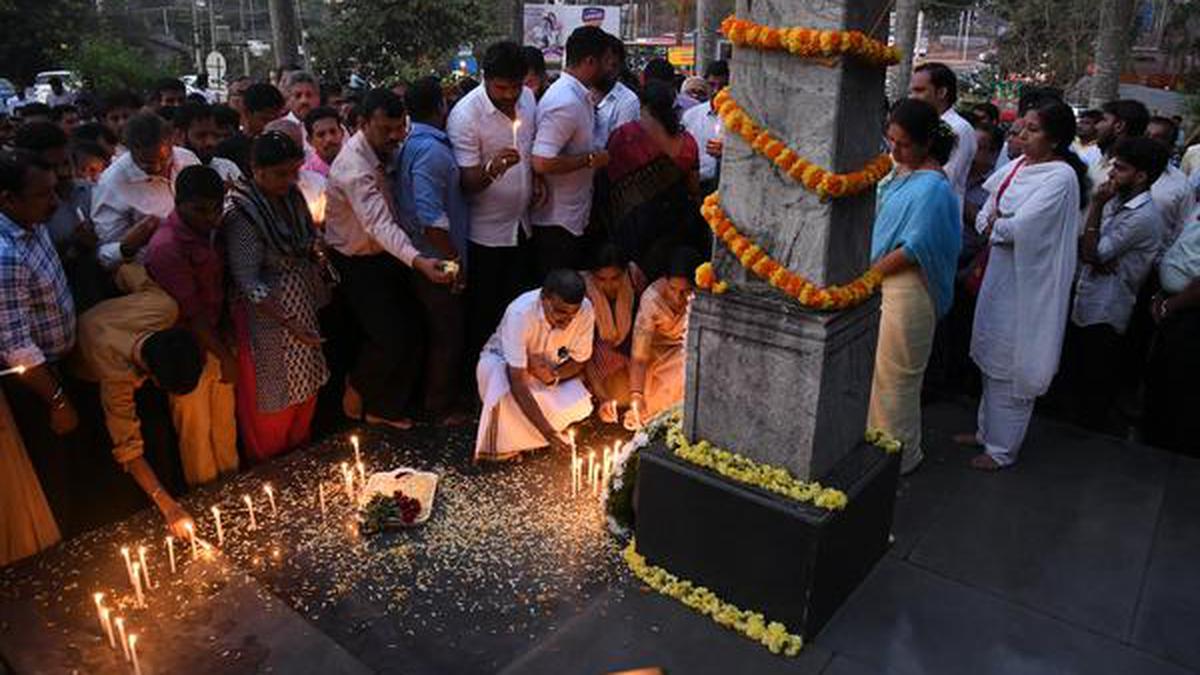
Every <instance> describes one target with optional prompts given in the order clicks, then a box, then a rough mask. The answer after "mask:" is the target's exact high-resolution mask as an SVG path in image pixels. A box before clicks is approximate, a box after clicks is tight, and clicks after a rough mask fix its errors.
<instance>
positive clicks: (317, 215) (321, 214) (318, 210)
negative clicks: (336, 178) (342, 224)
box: [308, 190, 325, 227]
mask: <svg viewBox="0 0 1200 675" xmlns="http://www.w3.org/2000/svg"><path fill="white" fill-rule="evenodd" d="M308 212H309V213H310V214H312V219H313V224H314V225H316V226H317V227H320V226H321V225H323V224H324V223H325V192H324V191H323V190H322V191H321V194H319V195H317V198H316V199H314V200H312V201H311V202H308Z"/></svg>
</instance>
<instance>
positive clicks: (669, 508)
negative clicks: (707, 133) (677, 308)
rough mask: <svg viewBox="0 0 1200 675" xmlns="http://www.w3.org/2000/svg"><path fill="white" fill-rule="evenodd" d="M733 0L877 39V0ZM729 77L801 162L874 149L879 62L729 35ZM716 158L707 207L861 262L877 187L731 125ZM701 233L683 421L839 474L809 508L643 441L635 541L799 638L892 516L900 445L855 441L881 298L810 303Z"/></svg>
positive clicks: (782, 240)
mask: <svg viewBox="0 0 1200 675" xmlns="http://www.w3.org/2000/svg"><path fill="white" fill-rule="evenodd" d="M736 13H737V16H738V17H739V18H741V19H747V20H750V21H753V22H756V23H759V24H764V25H768V26H774V27H781V28H782V27H793V26H799V27H807V28H815V29H824V30H859V31H862V32H863V33H865V34H866V35H868V36H869V37H871V38H874V39H876V40H880V41H886V39H887V26H888V23H887V15H886V5H885V3H884V1H883V0H805V1H803V2H801V1H799V0H738V2H737V8H736ZM731 75H732V85H731V86H732V89H731V94H732V97H733V99H734V100H735V101H737V102H738V104H739V105H740V106H741V107H742V108H743V109H744V110H745V111H746V113H747V114H748V115H749V116H750V117H751V118H752V119H754V120H755V121H756V122H757V123H758V124H759V125H761V126H762V127H764V128H765V129H767V130H769V131H770V132H771V134H773V135H774V136H775V137H776V138H778V139H780V140H782V141H783V142H784V143H785V144H786V145H787V147H789V148H791V149H792V150H793V151H794V152H796V153H797V154H799V155H801V156H802V157H804V158H806V159H808V160H809V161H810V162H812V163H813V164H815V165H817V166H820V167H823V168H825V169H827V170H830V171H834V172H836V173H850V172H855V171H859V170H861V169H863V168H864V167H865V166H866V165H867V164H868V163H869V162H870V161H871V160H872V159H874V158H875V157H877V156H878V155H879V154H880V152H881V150H882V140H883V119H884V92H883V86H884V71H883V69H882V68H879V67H873V66H868V65H864V64H862V63H860V62H858V61H856V60H854V59H852V58H835V59H826V60H812V59H801V58H799V57H797V56H795V55H793V54H790V53H788V52H786V51H762V50H755V49H749V48H738V47H736V46H735V47H734V51H733V60H732V63H731ZM722 161H723V164H722V167H721V185H720V197H721V205H722V207H723V208H724V210H725V212H726V213H727V214H728V216H729V218H730V219H731V220H732V222H733V223H734V225H735V226H736V227H737V228H738V230H739V232H741V233H742V234H744V235H745V236H747V237H749V238H750V239H752V240H753V241H754V242H755V243H757V244H758V245H760V246H761V247H762V249H763V250H764V251H765V252H766V253H768V254H769V255H770V256H771V257H773V258H774V259H775V260H776V261H778V262H779V264H781V265H783V266H785V267H786V268H787V269H789V270H791V271H792V272H794V273H796V274H799V275H802V276H803V277H805V278H807V279H808V280H810V281H811V282H813V283H815V284H818V285H821V286H827V285H831V284H838V285H840V284H845V283H848V282H850V281H852V280H854V279H855V278H857V277H858V276H859V275H861V274H862V273H863V272H864V271H866V269H867V268H868V266H869V249H870V240H871V229H872V225H873V220H874V205H875V201H874V199H875V193H874V190H867V191H866V192H864V193H862V194H860V195H858V196H852V197H844V198H841V199H834V200H831V201H823V200H821V199H820V198H818V197H817V195H815V194H814V193H812V192H810V191H808V190H807V189H805V187H804V186H803V185H801V184H800V183H798V182H796V181H795V180H793V179H792V178H791V177H789V176H787V175H786V174H784V173H783V172H782V171H780V170H779V169H778V168H776V167H775V165H774V164H773V162H772V161H771V160H769V159H768V158H767V157H764V156H763V154H762V153H759V152H756V151H754V150H753V149H752V148H751V147H749V146H748V145H747V144H746V143H745V142H744V141H743V140H742V139H741V138H740V137H739V136H737V135H736V134H734V133H731V132H726V134H725V153H724V157H723V160H722ZM715 246H716V250H715V255H714V267H715V269H716V272H717V276H718V277H720V278H721V279H723V280H725V281H727V282H729V284H730V286H731V288H730V290H729V292H728V293H725V294H723V295H714V294H710V293H700V294H698V295H697V297H696V299H695V301H694V302H693V304H692V310H691V318H690V321H689V329H688V337H687V350H688V363H687V385H686V393H685V402H684V421H683V428H684V433H685V434H686V435H687V436H688V438H689V439H690V440H691V441H692V442H696V441H699V440H706V441H709V442H711V443H712V444H713V445H715V446H718V447H721V448H725V449H727V450H731V451H734V452H736V453H739V454H741V455H743V456H745V457H748V458H750V459H752V460H754V461H755V462H757V463H759V464H767V465H771V466H775V467H783V468H786V469H787V470H788V471H789V472H790V473H791V474H792V475H793V476H795V477H796V478H799V479H801V480H815V481H819V482H820V483H821V484H822V485H823V486H825V487H833V488H836V489H838V490H841V491H842V492H843V493H844V494H845V495H846V497H847V503H846V505H845V508H844V509H837V510H830V509H825V508H820V507H817V506H815V505H813V504H811V503H808V502H803V501H796V500H793V499H790V498H788V497H783V496H780V495H778V494H776V493H774V492H769V491H767V490H763V489H759V488H758V487H756V486H754V485H749V484H747V483H742V482H738V481H735V480H733V479H730V478H725V477H724V476H722V475H721V474H719V473H717V472H714V471H710V470H707V469H703V468H701V467H699V466H698V465H696V464H692V463H691V462H689V461H687V460H685V459H683V458H681V457H678V456H676V455H675V454H674V453H673V452H672V451H671V449H670V448H667V447H665V444H663V445H657V446H651V447H648V448H646V449H645V450H644V451H643V452H642V453H641V455H640V461H639V469H638V483H637V499H636V505H635V510H636V530H637V538H636V543H637V549H638V550H639V552H640V553H641V554H642V555H644V556H645V557H646V559H647V560H648V561H649V562H650V563H652V564H654V565H659V566H662V567H664V568H665V569H667V570H668V571H670V572H672V573H674V574H676V575H678V576H680V577H682V578H686V579H689V580H691V581H692V582H693V583H695V584H698V585H703V586H705V587H707V588H710V589H712V590H713V591H714V592H715V593H716V594H717V595H718V596H719V597H721V598H723V599H725V600H727V601H729V602H731V603H733V604H735V605H737V606H739V607H742V608H743V609H750V610H753V611H759V612H762V613H763V614H764V615H766V616H767V617H768V619H773V620H778V621H782V622H784V623H785V624H786V625H787V626H788V628H789V629H791V630H794V631H796V632H799V633H802V634H803V635H805V636H806V637H811V636H812V635H814V634H815V633H816V632H817V631H819V630H820V628H821V627H822V626H823V625H824V623H825V621H827V620H828V618H829V617H830V616H831V615H832V614H833V612H834V610H835V609H836V608H837V607H838V606H839V605H840V604H841V602H842V601H843V600H844V599H845V598H846V596H847V595H849V593H850V592H851V591H852V590H853V589H854V588H855V586H857V585H858V583H860V582H861V580H862V579H863V578H864V577H865V576H866V574H867V573H868V572H869V571H870V569H871V567H872V566H874V564H875V562H876V561H877V560H878V559H879V558H880V557H881V556H882V555H883V553H884V551H885V550H886V548H887V541H888V533H889V531H890V529H891V520H892V510H893V506H894V503H895V491H896V480H897V476H898V471H899V462H898V456H897V455H888V454H885V453H883V452H882V451H880V450H879V449H878V448H875V447H874V446H869V445H867V444H866V443H864V441H863V437H864V433H865V431H866V428H865V427H866V413H867V404H868V400H869V395H870V389H871V377H872V370H873V366H874V357H875V343H876V340H877V336H878V322H879V299H878V296H876V297H873V298H871V299H869V300H868V301H867V302H865V303H862V304H860V305H858V306H857V307H854V308H852V309H848V310H844V311H833V312H819V311H812V310H808V309H805V308H803V307H802V306H801V305H800V304H799V303H798V302H797V301H796V300H795V299H793V298H791V297H788V296H787V295H785V294H784V293H783V292H781V291H779V290H777V289H775V288H773V287H771V286H769V285H767V284H765V283H763V282H762V281H760V280H759V279H758V277H756V276H754V275H753V274H752V273H751V272H749V271H748V270H746V269H744V268H743V267H742V265H741V263H740V261H739V260H738V259H737V258H736V257H735V256H734V255H733V254H731V253H730V252H729V251H727V250H726V249H725V247H724V244H723V243H722V242H717V243H716V245H715Z"/></svg>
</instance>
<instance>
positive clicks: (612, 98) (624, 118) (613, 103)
mask: <svg viewBox="0 0 1200 675" xmlns="http://www.w3.org/2000/svg"><path fill="white" fill-rule="evenodd" d="M641 118H642V102H641V101H640V100H638V95H637V94H635V93H634V91H633V90H632V89H630V88H629V87H626V86H625V85H624V84H621V83H620V82H617V83H616V84H614V85H613V88H612V91H610V92H608V94H606V95H605V96H604V98H602V99H600V102H599V103H597V104H596V124H595V129H593V130H592V147H594V148H595V149H597V150H603V149H604V148H606V147H608V137H609V136H611V135H612V132H613V131H614V130H616V129H617V128H618V127H620V126H621V125H623V124H628V123H629V122H632V121H634V120H638V119H641Z"/></svg>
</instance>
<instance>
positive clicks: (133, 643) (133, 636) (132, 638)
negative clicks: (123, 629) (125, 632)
mask: <svg viewBox="0 0 1200 675" xmlns="http://www.w3.org/2000/svg"><path fill="white" fill-rule="evenodd" d="M137 642H138V636H137V633H130V634H129V657H130V660H132V661H133V675H142V664H141V663H139V662H138V653H137Z"/></svg>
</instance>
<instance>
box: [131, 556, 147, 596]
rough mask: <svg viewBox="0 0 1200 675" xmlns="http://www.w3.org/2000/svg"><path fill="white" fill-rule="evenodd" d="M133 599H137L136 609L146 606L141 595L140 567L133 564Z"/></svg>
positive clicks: (137, 563)
mask: <svg viewBox="0 0 1200 675" xmlns="http://www.w3.org/2000/svg"><path fill="white" fill-rule="evenodd" d="M133 597H134V598H136V599H137V605H138V607H145V606H146V596H144V595H142V565H141V563H139V562H137V561H134V563H133Z"/></svg>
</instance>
